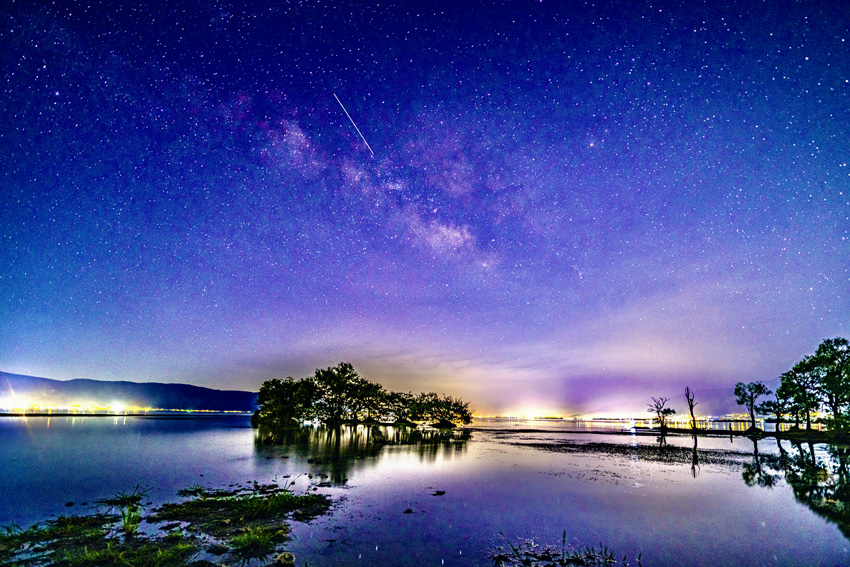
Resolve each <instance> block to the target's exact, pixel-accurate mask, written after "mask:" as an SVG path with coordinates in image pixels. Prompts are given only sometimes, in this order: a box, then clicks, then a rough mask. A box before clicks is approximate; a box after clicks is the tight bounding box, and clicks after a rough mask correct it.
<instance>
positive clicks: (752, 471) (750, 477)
mask: <svg viewBox="0 0 850 567" xmlns="http://www.w3.org/2000/svg"><path fill="white" fill-rule="evenodd" d="M750 440H751V441H752V442H753V460H752V462H751V463H744V471H743V473H742V476H743V477H744V482H745V483H746V484H747V486H763V487H765V488H773V487H774V486H776V483H777V482H778V481H779V474H777V473H776V472H775V471H774V469H775V468H776V466H777V463H778V460H777V459H775V458H773V457H774V455H759V442H758V439H757V438H756V437H751V438H750Z"/></svg>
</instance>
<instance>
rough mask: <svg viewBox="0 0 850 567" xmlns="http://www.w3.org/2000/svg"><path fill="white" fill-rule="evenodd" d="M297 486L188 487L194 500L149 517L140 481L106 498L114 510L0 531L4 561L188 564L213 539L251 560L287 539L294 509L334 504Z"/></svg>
mask: <svg viewBox="0 0 850 567" xmlns="http://www.w3.org/2000/svg"><path fill="white" fill-rule="evenodd" d="M290 487H291V484H287V485H285V486H284V487H283V488H281V487H280V486H278V485H276V484H268V485H261V484H258V483H253V484H251V485H249V486H247V487H238V488H235V489H232V490H231V489H227V490H225V489H210V488H204V487H202V486H198V485H195V486H192V487H189V488H187V489H185V490H182V491H180V495H181V496H183V497H188V498H189V499H188V500H186V501H184V502H179V503H173V504H164V505H163V506H161V507H160V508H158V509H156V510H155V511H154V513H153V514H149V515H148V516H147V517H144V505H143V503H142V501H143V500H144V499H145V497H146V496H147V492H148V489H141V488H140V487H139V486H138V485H137V486H136V487H135V488H134V489H133V490H132V491H130V492H120V493H118V494H117V495H116V496H115V497H113V498H109V499H104V500H98V501H97V503H98V504H99V505H100V506H109V512H110V513H107V514H102V513H97V514H91V515H88V516H60V517H59V518H56V519H54V520H50V521H48V522H45V523H43V525H39V524H36V525H34V526H32V527H30V528H28V529H21V528H20V527H19V526H16V525H10V526H7V527H5V528H2V529H0V565H3V566H4V567H45V566H48V565H55V566H57V567H101V566H103V567H109V566H113V565H114V566H119V565H120V566H124V567H142V566H145V567H147V566H150V567H182V566H185V565H187V563H188V561H189V560H190V559H191V558H192V557H193V556H195V555H197V554H198V553H199V551H200V550H201V548H202V547H203V546H204V545H206V544H207V543H208V542H209V541H210V539H213V540H219V541H223V542H227V543H228V544H229V547H230V549H231V555H232V559H233V560H234V561H237V562H240V563H242V564H247V563H248V562H250V561H252V560H254V559H263V558H265V557H267V556H268V555H270V554H272V553H274V552H275V550H276V549H277V547H278V546H279V545H280V544H282V543H283V542H284V541H285V540H286V538H287V536H288V533H289V532H288V528H287V526H286V524H285V523H284V522H285V521H286V519H287V518H289V517H290V516H291V515H298V516H299V517H305V518H310V517H314V516H316V515H319V514H322V513H324V512H326V511H327V509H328V508H329V506H330V503H329V500H328V498H327V497H326V496H323V495H317V494H304V495H296V494H293V493H292V492H291V491H290V490H289V488H290ZM113 511H116V512H117V514H116V513H111V512H113ZM142 521H147V522H148V523H157V522H165V521H173V522H176V524H174V525H173V526H166V527H165V528H164V529H169V528H170V531H168V533H166V534H164V535H159V536H156V535H149V534H145V533H144V532H143V533H138V528H139V525H140V523H141V522H142ZM174 527H179V528H180V529H177V530H174V529H173V528H174ZM184 529H185V530H186V531H183V530H184ZM121 535H123V537H121Z"/></svg>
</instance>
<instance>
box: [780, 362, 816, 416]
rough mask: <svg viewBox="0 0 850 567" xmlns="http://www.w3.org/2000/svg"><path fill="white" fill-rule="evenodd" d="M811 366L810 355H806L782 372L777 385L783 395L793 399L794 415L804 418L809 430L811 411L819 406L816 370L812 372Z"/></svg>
mask: <svg viewBox="0 0 850 567" xmlns="http://www.w3.org/2000/svg"><path fill="white" fill-rule="evenodd" d="M812 368H813V362H812V357H810V356H807V357H805V358H804V359H803V360H801V361H800V362H798V363H797V364H795V365H794V367H793V368H792V369H791V370H789V371H787V372H784V373H783V374H782V376H781V377H780V385H779V389H780V390H781V391H782V392H783V395H784V396H787V397H789V398H790V399H791V400H792V401H793V404H794V411H795V412H796V415H797V416H801V417H802V416H804V417H805V418H806V431H811V429H812V412H814V411H816V410H817V409H818V407H819V406H820V397H819V396H818V393H817V386H818V380H817V372H813V371H812Z"/></svg>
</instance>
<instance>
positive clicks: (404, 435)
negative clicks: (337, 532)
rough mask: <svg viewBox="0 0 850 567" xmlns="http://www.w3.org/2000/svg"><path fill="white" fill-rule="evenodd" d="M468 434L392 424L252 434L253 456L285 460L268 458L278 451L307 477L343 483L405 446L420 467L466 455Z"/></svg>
mask: <svg viewBox="0 0 850 567" xmlns="http://www.w3.org/2000/svg"><path fill="white" fill-rule="evenodd" d="M471 438H472V434H471V433H470V432H469V431H466V430H454V429H448V430H447V429H434V428H420V427H408V426H392V425H341V426H336V427H330V426H324V425H319V426H309V425H307V426H302V427H293V428H286V429H275V430H270V429H265V428H260V429H258V430H257V432H256V434H255V437H254V440H255V446H256V448H257V451H259V452H260V453H261V454H263V455H264V456H266V457H267V458H275V457H284V458H285V457H287V456H288V454H283V455H282V454H280V453H270V452H269V451H268V449H269V448H281V449H282V450H283V451H284V452H287V451H292V452H294V453H296V454H297V455H299V456H300V457H304V458H306V462H307V464H308V465H311V471H310V472H311V473H316V474H321V475H322V476H323V477H325V478H326V479H327V481H328V482H329V483H332V484H344V483H345V482H346V481H347V480H348V478H349V477H350V476H351V472H352V471H353V470H354V469H358V468H361V467H364V466H374V465H375V464H376V463H377V461H378V460H379V457H380V456H381V454H382V453H385V452H387V451H397V450H399V449H397V448H399V447H404V451H405V452H407V453H413V454H416V455H418V457H419V458H420V460H422V461H424V462H434V461H436V460H437V459H438V458H440V457H445V456H449V455H453V454H455V453H458V452H461V453H462V452H465V451H466V447H467V445H466V442H467V441H469V440H470V439H471Z"/></svg>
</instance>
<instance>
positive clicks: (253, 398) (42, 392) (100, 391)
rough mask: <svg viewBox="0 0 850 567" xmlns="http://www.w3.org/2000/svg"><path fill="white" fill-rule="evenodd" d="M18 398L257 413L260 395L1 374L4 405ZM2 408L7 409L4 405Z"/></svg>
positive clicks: (32, 401) (0, 397)
mask: <svg viewBox="0 0 850 567" xmlns="http://www.w3.org/2000/svg"><path fill="white" fill-rule="evenodd" d="M9 396H14V398H15V399H20V400H25V401H26V405H28V406H33V405H40V406H42V407H46V406H48V405H53V406H59V407H71V406H72V405H80V406H96V407H107V406H116V405H118V404H120V405H121V406H128V407H146V408H157V409H182V410H210V411H254V410H255V409H256V407H257V394H256V393H254V392H245V391H240V390H215V389H212V388H204V387H201V386H192V385H190V384H163V383H158V382H143V383H140V382H125V381H116V382H112V381H106V380H88V379H75V380H51V379H50V378H37V377H35V376H24V375H22V374H10V373H8V372H0V401H2V400H3V398H7V397H9ZM0 405H7V404H2V403H0Z"/></svg>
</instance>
